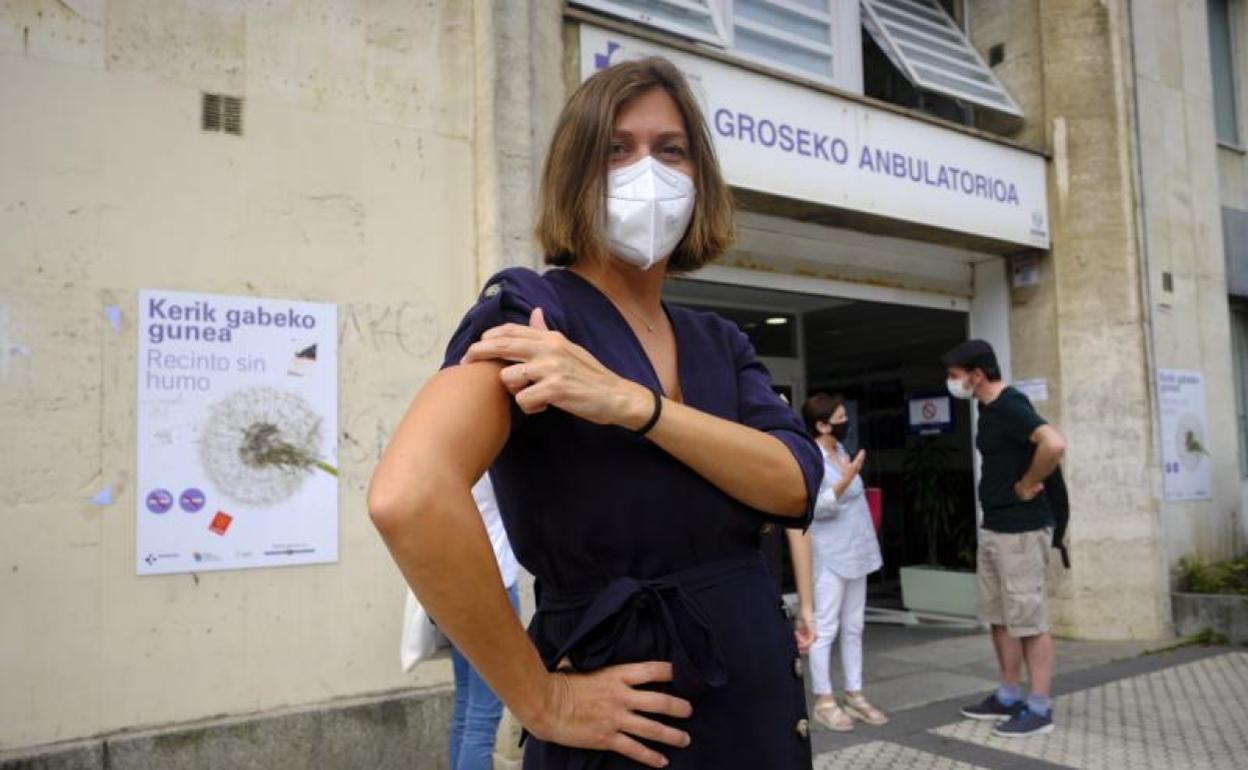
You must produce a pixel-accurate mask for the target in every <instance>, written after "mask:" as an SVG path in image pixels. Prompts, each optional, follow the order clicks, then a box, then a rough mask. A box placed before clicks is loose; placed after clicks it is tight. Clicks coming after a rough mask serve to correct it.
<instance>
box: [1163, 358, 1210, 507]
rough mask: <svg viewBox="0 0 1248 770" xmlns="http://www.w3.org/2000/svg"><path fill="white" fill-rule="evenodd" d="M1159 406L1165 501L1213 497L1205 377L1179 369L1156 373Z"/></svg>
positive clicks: (1199, 373)
mask: <svg viewBox="0 0 1248 770" xmlns="http://www.w3.org/2000/svg"><path fill="white" fill-rule="evenodd" d="M1157 397H1158V401H1159V402H1160V404H1161V462H1162V470H1163V474H1162V479H1163V482H1162V488H1163V489H1164V490H1165V497H1166V500H1170V501H1179V500H1209V499H1211V498H1212V497H1213V462H1212V458H1211V457H1210V456H1209V450H1208V449H1207V448H1206V447H1208V446H1209V426H1208V421H1207V419H1206V415H1205V376H1204V374H1202V373H1201V372H1196V371H1186V370H1182V369H1159V370H1157Z"/></svg>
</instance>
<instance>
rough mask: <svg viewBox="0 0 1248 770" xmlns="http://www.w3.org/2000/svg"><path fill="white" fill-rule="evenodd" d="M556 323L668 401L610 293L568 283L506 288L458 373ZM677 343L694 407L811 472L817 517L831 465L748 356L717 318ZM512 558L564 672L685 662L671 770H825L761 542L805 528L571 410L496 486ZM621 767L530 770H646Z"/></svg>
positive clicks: (463, 346) (686, 324)
mask: <svg viewBox="0 0 1248 770" xmlns="http://www.w3.org/2000/svg"><path fill="white" fill-rule="evenodd" d="M535 307H540V308H542V310H543V312H544V314H545V318H546V323H547V325H548V326H549V327H550V328H551V329H553V330H556V331H559V332H562V333H563V334H564V335H565V336H567V338H568V339H569V340H571V341H572V342H575V343H577V344H579V345H581V346H582V347H584V348H585V349H587V350H588V351H589V352H590V353H591V354H593V355H594V356H595V357H596V358H597V359H598V360H599V361H600V362H601V363H602V364H603V365H604V366H606V367H608V368H610V369H611V370H612V371H614V372H616V373H617V374H619V375H621V376H623V377H626V378H628V379H631V380H634V381H636V382H639V383H641V384H642V385H645V386H647V387H650V388H654V389H659V388H661V384H660V382H659V380H658V377H657V375H656V374H655V371H654V368H653V366H652V365H651V363H650V360H649V358H648V357H647V356H646V353H645V351H644V349H643V348H642V346H641V342H640V341H639V340H638V339H637V337H636V335H635V334H634V333H633V331H632V329H631V328H630V327H629V325H628V323H627V321H626V320H625V319H624V317H623V316H622V315H620V313H619V311H618V310H616V308H615V306H614V305H613V304H612V303H611V301H610V300H609V299H607V297H606V296H605V295H604V294H602V293H601V292H600V291H599V290H598V289H597V288H596V287H595V286H593V284H591V283H589V282H588V281H586V280H585V279H583V278H581V277H580V276H578V275H576V274H575V273H573V272H570V271H567V270H551V271H548V272H546V273H545V274H541V275H539V274H538V273H536V272H534V271H532V270H527V269H521V268H513V269H509V270H505V271H503V272H501V273H499V274H498V275H496V276H494V277H493V278H491V279H490V280H489V281H488V282H487V284H486V286H485V288H484V289H483V291H482V293H481V296H480V298H479V300H478V302H477V304H476V306H474V307H473V308H472V310H471V311H469V313H468V315H467V316H466V317H465V318H464V320H463V323H462V324H461V325H460V327H459V328H458V330H457V331H456V332H455V334H454V336H453V337H452V339H451V341H450V344H449V347H448V349H447V353H446V363H445V364H444V365H445V366H450V365H454V364H455V363H457V362H458V361H459V360H460V358H461V357H463V355H464V353H465V352H466V351H467V349H468V347H469V346H470V345H471V344H472V343H473V342H475V341H477V340H478V339H480V337H481V334H482V333H483V332H485V331H486V330H487V329H490V328H492V327H495V326H498V325H500V324H504V323H508V322H514V323H518V324H526V325H527V323H528V321H529V315H530V313H531V312H532V310H533V308H535ZM665 309H666V311H667V314H668V317H669V319H670V320H671V323H672V327H673V329H674V330H675V335H676V347H677V352H678V372H679V377H680V387H681V394H682V396H683V401H684V402H685V403H686V404H688V405H689V406H691V407H694V408H696V409H699V410H701V411H704V412H707V413H709V414H713V415H716V416H719V417H723V418H725V419H728V420H733V421H737V422H740V423H743V424H745V425H749V426H751V427H754V428H757V429H758V430H761V431H766V432H767V433H770V434H771V435H773V436H775V437H776V438H778V439H779V440H780V441H782V442H783V443H784V444H785V446H787V447H788V448H789V449H790V450H791V451H792V453H793V455H794V457H795V458H796V459H797V461H798V463H799V465H800V467H801V470H802V475H803V477H804V480H805V484H806V493H807V499H808V501H809V503H811V504H813V502H814V500H815V498H816V495H817V492H818V490H819V484H820V482H821V480H822V477H823V458H822V456H821V455H820V453H819V450H818V448H817V446H816V445H815V444H814V442H813V441H812V440H811V439H810V438H809V437H808V436H807V435H806V433H805V431H804V430H803V427H802V424H801V421H800V420H799V419H798V418H797V416H796V414H794V412H793V410H792V409H791V408H790V407H789V406H788V405H787V404H785V403H784V401H783V400H782V399H780V398H779V397H778V396H776V395H775V394H774V393H773V391H772V389H771V381H770V376H769V375H768V373H767V371H766V369H764V368H763V366H762V365H760V364H759V363H758V362H757V360H756V359H755V355H754V350H753V347H752V346H751V344H750V342H749V340H748V338H747V337H746V336H745V335H744V334H743V333H742V332H741V331H740V330H739V329H738V328H737V327H736V326H735V325H733V324H732V323H730V322H728V321H726V320H724V319H722V318H720V317H719V316H716V315H714V314H711V313H702V312H695V311H692V310H688V309H685V308H681V307H674V306H665ZM490 474H491V477H492V478H493V481H494V489H495V492H496V495H497V497H498V503H499V509H500V512H501V514H502V518H503V522H504V524H505V526H506V529H507V535H508V538H509V539H510V541H511V546H512V549H513V550H514V551H515V554H516V557H517V558H518V560H519V561H520V563H521V564H523V565H524V567H525V568H526V569H528V570H529V571H530V572H531V573H533V575H534V576H536V578H537V582H538V608H537V614H536V616H535V617H534V618H533V622H532V624H531V625H530V627H529V634H530V637H531V638H532V640H533V642H534V643H535V644H536V646H537V648H538V650H539V652H540V653H541V656H542V658H543V660H544V661H545V662H546V665H547V666H548V667H549V668H550V669H551V670H553V669H554V668H555V666H556V664H557V663H558V662H559V661H560V660H562V659H564V658H565V657H567V658H568V659H569V660H570V661H571V663H572V666H573V667H574V668H575V669H576V670H578V671H593V670H595V669H598V668H602V667H604V666H608V665H614V664H619V663H632V662H638V661H649V660H664V661H671V662H672V664H673V668H674V672H675V681H674V682H672V683H671V684H668V685H656V686H655V689H661V690H665V691H667V692H671V693H673V694H676V695H679V696H681V697H684V698H688V699H689V700H690V701H691V702H692V704H693V716H692V717H691V718H690V719H687V720H666V719H665V721H668V722H669V723H670V724H674V725H678V726H680V727H681V728H683V729H685V730H687V731H688V732H689V733H690V735H691V736H692V744H691V745H690V746H689V747H687V748H684V749H675V748H672V747H666V746H655V748H656V749H658V750H659V751H660V752H661V753H662V754H664V755H665V756H667V757H668V758H669V759H670V760H671V764H670V767H672V768H715V770H733V769H734V768H741V769H742V770H744V769H745V768H749V770H759V769H760V768H767V769H768V770H791V769H797V768H809V767H810V766H811V752H810V742H809V732H810V728H809V723H808V722H807V720H806V701H805V695H804V689H803V685H802V667H801V662H800V658H799V657H798V652H797V648H796V644H795V640H794V636H793V630H792V627H791V625H790V623H789V621H788V619H787V618H786V616H785V614H784V611H783V607H782V605H781V599H780V595H779V593H778V591H777V589H776V586H775V584H774V582H773V580H772V578H771V577H770V575H769V573H768V570H767V567H766V565H765V563H764V561H763V559H762V556H761V553H760V551H759V538H760V535H761V534H763V533H764V532H766V531H768V530H769V529H770V528H771V527H774V526H776V525H781V526H786V525H787V526H806V524H807V523H809V520H810V513H811V511H810V508H809V506H808V510H807V512H806V516H805V517H804V518H789V519H786V518H779V517H776V518H773V517H769V516H767V515H765V514H763V513H761V512H759V511H757V510H754V509H752V508H750V507H748V506H746V505H744V504H742V503H739V502H737V501H736V500H734V499H732V498H731V497H729V496H728V495H726V494H724V493H723V492H721V491H719V490H718V489H717V488H715V487H714V486H712V485H711V484H710V483H709V482H707V481H706V480H705V479H703V478H702V477H701V476H699V475H698V474H697V473H695V472H694V471H692V470H690V469H689V468H688V467H687V466H686V465H684V464H683V463H681V462H680V461H678V460H676V459H675V458H673V457H672V456H671V455H669V454H667V453H666V452H664V451H663V450H662V449H660V448H659V447H657V446H655V445H654V444H652V443H651V442H650V441H648V440H646V439H645V438H642V437H639V436H637V435H635V434H633V433H632V432H630V431H628V430H625V429H623V428H620V427H616V426H602V425H594V424H592V423H590V422H588V421H586V420H582V419H580V418H577V417H574V416H572V415H570V414H568V413H566V412H562V411H560V410H558V409H554V408H552V409H548V410H546V411H545V412H542V413H540V414H536V415H525V414H523V413H522V412H521V411H520V410H519V409H518V408H517V407H515V405H514V402H513V407H512V427H511V433H510V436H509V438H508V441H507V443H506V445H505V446H504V448H503V450H502V453H501V454H500V455H499V456H498V458H497V460H496V461H495V462H494V465H493V466H492V467H491V469H490ZM638 766H639V765H637V763H635V762H633V761H632V760H629V759H626V758H625V757H623V756H620V755H617V754H614V753H611V752H599V751H587V750H582V749H572V748H568V747H564V746H559V745H556V744H550V743H546V742H543V741H540V740H537V739H535V738H531V737H530V738H529V739H528V740H527V742H526V745H525V758H524V767H525V768H526V770H563V769H565V768H625V767H628V768H632V767H638Z"/></svg>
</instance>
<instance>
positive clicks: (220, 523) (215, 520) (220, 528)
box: [208, 511, 234, 535]
mask: <svg viewBox="0 0 1248 770" xmlns="http://www.w3.org/2000/svg"><path fill="white" fill-rule="evenodd" d="M232 521H234V517H233V516H231V515H230V514H228V513H226V512H225V511H217V515H216V516H213V517H212V522H211V523H209V524H208V531H209V532H215V533H216V534H218V535H224V534H225V532H226V530H228V529H229V528H230V522H232Z"/></svg>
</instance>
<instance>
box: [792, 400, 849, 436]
mask: <svg viewBox="0 0 1248 770" xmlns="http://www.w3.org/2000/svg"><path fill="white" fill-rule="evenodd" d="M844 405H845V397H844V396H842V395H841V394H840V393H835V394H833V395H828V394H827V393H816V394H815V395H813V396H811V397H810V398H808V399H806V403H804V404H802V421H803V422H805V423H806V430H807V432H809V433H810V435H812V436H815V437H818V436H819V423H821V422H832V415H834V414H836V410H837V409H840V408H841V407H842V406H844Z"/></svg>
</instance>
